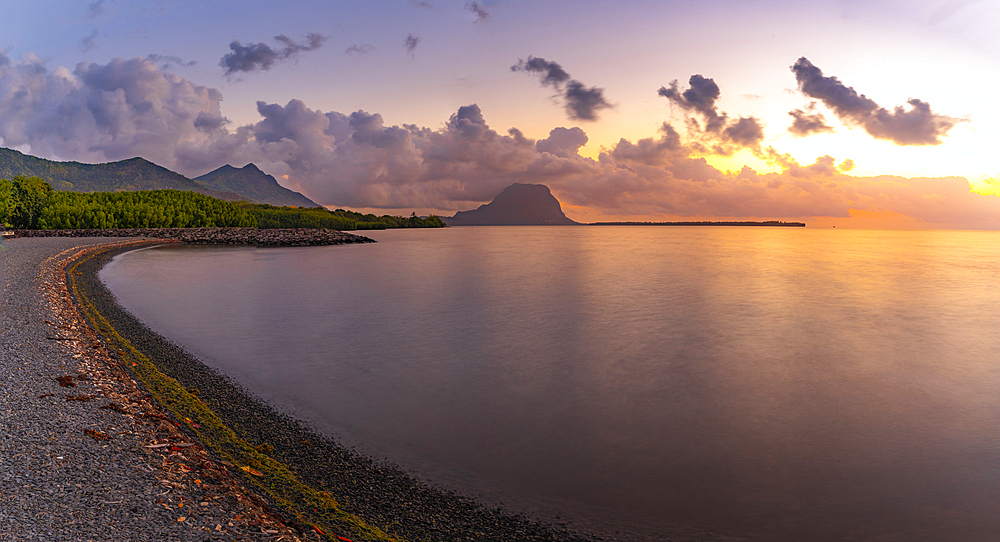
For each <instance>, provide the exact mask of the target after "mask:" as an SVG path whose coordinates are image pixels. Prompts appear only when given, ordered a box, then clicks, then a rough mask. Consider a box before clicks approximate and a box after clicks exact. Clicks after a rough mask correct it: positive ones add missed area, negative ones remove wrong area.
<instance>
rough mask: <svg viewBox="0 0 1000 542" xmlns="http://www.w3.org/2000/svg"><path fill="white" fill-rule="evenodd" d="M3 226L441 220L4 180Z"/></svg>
mask: <svg viewBox="0 0 1000 542" xmlns="http://www.w3.org/2000/svg"><path fill="white" fill-rule="evenodd" d="M0 223H3V224H5V225H8V226H11V227H14V228H24V229H56V230H66V229H109V228H202V227H208V228H210V227H259V228H330V229H335V230H358V229H386V228H428V227H430V228H434V227H442V226H444V222H442V221H441V219H440V218H438V217H436V216H431V217H428V218H420V217H418V216H416V215H415V214H414V215H411V216H409V217H407V218H403V217H399V216H388V215H386V216H375V215H372V214H367V215H366V214H361V213H356V212H353V211H345V210H343V209H337V210H336V211H328V210H326V209H323V208H320V207H309V208H302V207H275V206H273V205H262V204H251V203H246V202H238V203H233V202H228V201H222V200H219V199H215V198H212V197H209V196H206V195H204V194H199V193H196V192H188V191H180V190H142V191H137V192H93V193H81V192H65V191H62V192H56V191H53V190H52V187H51V186H50V185H49V184H48V183H47V182H45V181H44V180H43V179H41V178H38V177H24V176H20V175H19V176H15V177H14V178H13V180H9V181H8V180H6V179H4V180H0Z"/></svg>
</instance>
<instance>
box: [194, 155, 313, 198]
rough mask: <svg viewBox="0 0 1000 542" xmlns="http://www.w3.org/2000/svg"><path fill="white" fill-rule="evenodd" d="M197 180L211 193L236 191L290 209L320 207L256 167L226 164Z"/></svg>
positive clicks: (244, 195) (245, 196)
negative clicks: (213, 191)
mask: <svg viewBox="0 0 1000 542" xmlns="http://www.w3.org/2000/svg"><path fill="white" fill-rule="evenodd" d="M194 180H195V181H197V182H199V183H201V184H202V185H204V186H206V187H207V188H210V189H212V190H221V191H229V192H236V193H237V194H240V195H242V196H243V197H244V198H246V199H247V200H250V201H255V202H258V203H268V204H271V205H277V206H279V207H281V206H291V207H320V205H319V204H318V203H316V202H314V201H313V200H311V199H309V198H307V197H305V196H303V195H302V194H299V193H298V192H295V191H293V190H289V189H287V188H285V187H284V186H281V185H280V184H278V181H276V180H275V179H274V177H272V176H270V175H268V174H266V173H264V172H263V171H261V170H259V169H257V166H255V165H253V164H247V165H245V166H243V167H242V168H235V167H233V166H230V165H228V164H227V165H224V166H222V167H220V168H219V169H217V170H215V171H212V172H209V173H206V174H204V175H202V176H201V177H195V179H194Z"/></svg>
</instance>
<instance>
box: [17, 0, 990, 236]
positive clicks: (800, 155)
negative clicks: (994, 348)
mask: <svg viewBox="0 0 1000 542" xmlns="http://www.w3.org/2000/svg"><path fill="white" fill-rule="evenodd" d="M0 29H2V32H0V145H2V146H5V147H11V148H15V149H17V150H20V151H22V152H25V153H29V154H33V155H37V156H41V157H45V158H50V159H57V160H77V161H81V162H105V161H112V160H121V159H125V158H131V157H133V156H142V157H144V158H146V159H149V160H151V161H153V162H155V163H157V164H160V165H162V166H164V167H167V168H170V169H173V170H175V171H178V172H180V173H183V174H185V175H188V176H198V175H201V174H203V173H206V172H208V171H211V170H213V169H215V168H217V167H219V166H221V165H224V164H226V163H230V164H232V165H235V166H243V165H245V164H246V163H248V162H254V163H255V164H257V165H258V166H259V167H260V168H261V169H263V170H264V171H266V172H267V173H270V174H272V175H274V176H275V177H276V178H278V180H279V181H280V182H281V183H282V184H284V185H285V186H287V187H289V188H292V189H294V190H298V191H301V192H302V193H304V194H306V195H307V196H309V197H310V198H312V199H313V200H315V201H317V202H319V203H322V204H324V205H328V206H331V207H346V208H352V209H361V210H368V209H371V210H376V211H377V212H380V213H383V212H384V213H391V214H409V212H411V211H416V212H418V213H420V214H426V213H431V212H433V213H438V214H445V215H449V216H450V215H452V214H454V212H455V211H458V210H465V209H471V208H475V207H476V206H478V205H480V204H482V203H484V202H487V201H489V200H490V199H492V197H493V196H495V195H496V194H497V193H499V192H500V190H502V189H503V188H504V187H505V186H507V185H509V184H511V183H513V182H525V183H541V184H546V185H548V186H549V187H550V188H551V189H552V191H553V193H554V194H555V195H556V196H557V197H558V198H559V200H560V201H561V202H562V203H563V206H564V209H565V210H566V212H567V215H569V216H570V217H571V218H574V219H576V220H579V221H597V220H677V219H699V220H719V219H779V220H802V221H805V222H806V223H807V224H809V225H815V226H831V225H837V226H841V227H844V226H846V227H852V226H853V227H929V228H935V227H948V228H954V227H959V228H972V229H979V228H990V229H996V228H1000V197H998V196H996V195H994V194H998V193H1000V167H998V165H997V164H996V162H997V156H998V155H1000V153H998V151H997V149H998V148H1000V105H998V103H1000V99H998V98H997V90H996V89H997V82H998V81H1000V62H998V61H997V59H998V58H1000V37H998V36H1000V2H998V1H991V0H907V1H902V0H827V1H817V2H801V1H797V2H792V1H788V0H770V1H737V0H702V1H694V0H690V1H633V2H603V1H591V0H577V1H574V2H565V1H553V2H537V1H523V0H482V1H479V2H465V1H461V0H427V1H409V0H391V1H390V0H374V1H366V2H338V1H328V0H313V1H303V2H295V1H289V2H283V3H273V2H267V3H265V2H257V1H248V0H240V1H239V2H236V1H228V0H225V1H221V0H220V1H199V2H193V1H167V0H129V1H125V0H95V1H88V0H81V1H67V0H39V1H36V2H31V3H23V2H19V3H15V5H12V6H5V8H4V15H3V20H2V23H0Z"/></svg>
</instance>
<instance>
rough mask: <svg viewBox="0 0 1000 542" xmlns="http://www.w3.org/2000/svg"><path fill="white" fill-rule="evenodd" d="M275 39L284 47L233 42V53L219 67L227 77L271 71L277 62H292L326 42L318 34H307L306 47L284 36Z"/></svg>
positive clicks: (224, 58) (231, 47) (225, 56)
mask: <svg viewBox="0 0 1000 542" xmlns="http://www.w3.org/2000/svg"><path fill="white" fill-rule="evenodd" d="M274 39H275V41H278V42H280V43H282V44H283V45H284V46H283V47H280V48H278V49H272V48H271V47H270V46H269V45H267V44H266V43H250V44H248V45H243V44H242V43H240V42H239V40H233V41H232V42H230V44H229V49H230V50H231V51H232V52H230V53H227V54H226V55H224V56H223V57H222V59H221V60H219V66H221V67H223V68H225V69H226V71H225V74H226V77H231V76H233V75H234V74H237V73H250V72H255V71H262V70H269V69H271V66H273V65H274V64H275V63H276V62H281V61H285V60H291V59H294V58H295V57H297V56H298V54H299V53H301V52H304V51H313V50H316V49H319V48H320V47H322V46H323V42H324V41H326V37H325V36H323V35H321V34H317V33H310V34H307V35H306V44H304V45H303V44H299V43H296V42H295V41H293V40H292V39H291V38H289V37H288V36H286V35H284V34H281V35H278V36H275V37H274Z"/></svg>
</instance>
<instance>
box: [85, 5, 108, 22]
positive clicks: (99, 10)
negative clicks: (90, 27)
mask: <svg viewBox="0 0 1000 542" xmlns="http://www.w3.org/2000/svg"><path fill="white" fill-rule="evenodd" d="M104 2H105V0H97V1H96V2H91V3H90V5H89V6H87V18H88V19H96V18H97V17H100V16H101V15H104Z"/></svg>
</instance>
